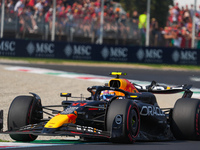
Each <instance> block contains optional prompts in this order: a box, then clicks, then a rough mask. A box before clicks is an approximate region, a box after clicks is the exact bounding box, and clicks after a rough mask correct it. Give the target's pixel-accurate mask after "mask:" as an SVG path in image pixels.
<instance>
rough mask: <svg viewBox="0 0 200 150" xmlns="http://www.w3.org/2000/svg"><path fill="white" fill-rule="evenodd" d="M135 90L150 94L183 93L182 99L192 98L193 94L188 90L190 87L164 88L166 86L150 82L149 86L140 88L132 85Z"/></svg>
mask: <svg viewBox="0 0 200 150" xmlns="http://www.w3.org/2000/svg"><path fill="white" fill-rule="evenodd" d="M133 85H134V86H135V88H136V89H137V90H138V91H139V92H151V93H153V94H175V93H180V92H184V94H183V98H186V97H187V98H190V97H192V94H193V92H192V91H191V90H190V88H191V87H192V85H187V84H185V85H179V86H166V85H159V84H157V83H156V82H155V81H152V82H151V84H150V85H147V86H141V85H138V84H135V83H133Z"/></svg>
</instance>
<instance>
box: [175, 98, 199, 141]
mask: <svg viewBox="0 0 200 150" xmlns="http://www.w3.org/2000/svg"><path fill="white" fill-rule="evenodd" d="M171 130H172V133H173V135H174V137H175V138H176V139H179V140H200V100H199V99H194V98H181V99H179V100H177V102H176V103H175V106H174V109H173V112H172V122H171Z"/></svg>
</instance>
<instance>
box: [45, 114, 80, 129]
mask: <svg viewBox="0 0 200 150" xmlns="http://www.w3.org/2000/svg"><path fill="white" fill-rule="evenodd" d="M76 118H77V116H76V115H74V114H67V115H66V114H58V115H56V116H55V117H53V118H52V119H51V120H49V121H48V122H47V124H46V125H45V126H44V127H45V128H58V127H61V126H62V125H63V124H66V123H76Z"/></svg>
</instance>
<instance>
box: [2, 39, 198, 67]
mask: <svg viewBox="0 0 200 150" xmlns="http://www.w3.org/2000/svg"><path fill="white" fill-rule="evenodd" d="M0 56H12V57H30V58H56V59H68V60H91V61H110V62H128V63H148V64H176V65H200V50H198V49H180V48H166V47H142V46H115V45H95V44H81V43H68V42H50V41H37V40H19V39H0Z"/></svg>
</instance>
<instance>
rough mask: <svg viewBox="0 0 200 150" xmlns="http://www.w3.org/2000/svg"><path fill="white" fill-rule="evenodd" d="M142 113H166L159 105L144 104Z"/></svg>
mask: <svg viewBox="0 0 200 150" xmlns="http://www.w3.org/2000/svg"><path fill="white" fill-rule="evenodd" d="M140 115H142V116H165V113H164V112H163V111H162V110H161V109H160V108H159V107H155V106H142V109H141V111H140Z"/></svg>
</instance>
